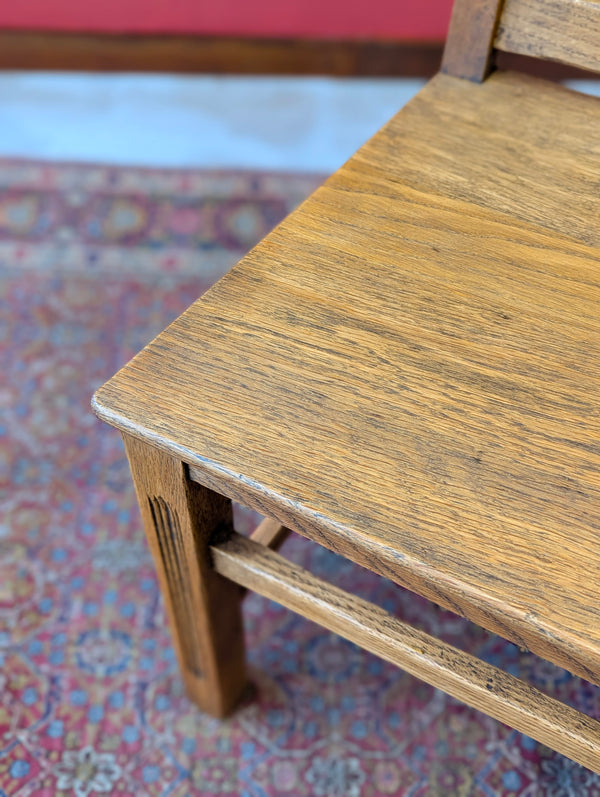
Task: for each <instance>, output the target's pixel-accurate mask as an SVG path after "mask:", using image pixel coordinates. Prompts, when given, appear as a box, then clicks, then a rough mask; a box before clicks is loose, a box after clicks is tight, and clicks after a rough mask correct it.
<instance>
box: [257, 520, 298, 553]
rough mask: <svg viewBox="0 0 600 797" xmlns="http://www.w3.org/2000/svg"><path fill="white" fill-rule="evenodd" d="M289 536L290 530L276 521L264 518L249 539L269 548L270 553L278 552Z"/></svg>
mask: <svg viewBox="0 0 600 797" xmlns="http://www.w3.org/2000/svg"><path fill="white" fill-rule="evenodd" d="M289 534H291V532H290V530H289V529H286V527H285V526H282V525H281V523H280V522H279V521H278V520H272V519H271V518H268V517H266V518H265V519H264V520H263V521H262V522H261V523H259V524H258V526H257V527H256V528H255V529H254V531H253V532H252V534H251V535H250V539H251V540H252V541H253V542H257V543H258V544H259V545H264V546H265V547H266V548H270V549H271V550H272V551H278V550H279V548H281V546H282V545H283V543H284V542H285V541H286V540H287V538H288V536H289Z"/></svg>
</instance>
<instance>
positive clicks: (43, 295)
mask: <svg viewBox="0 0 600 797" xmlns="http://www.w3.org/2000/svg"><path fill="white" fill-rule="evenodd" d="M318 183H319V179H318V178H316V177H302V176H283V175H279V176H278V175H268V174H251V173H247V174H244V173H235V174H233V173H207V172H190V173H184V172H167V171H145V170H141V169H121V168H119V169H112V168H105V167H90V166H59V165H49V164H37V163H26V162H12V161H11V162H2V161H0V266H1V285H2V288H1V290H2V314H1V317H0V321H1V325H2V334H1V337H0V341H1V345H2V375H3V379H2V384H1V388H0V391H1V396H2V415H1V428H0V434H1V438H0V439H1V442H2V448H1V454H2V464H3V470H4V474H5V476H4V477H3V495H2V516H3V518H4V525H3V527H2V529H1V530H0V663H1V670H0V795H17V794H18V795H38V796H41V797H45V796H46V795H48V796H49V795H59V794H65V795H67V794H68V795H72V794H75V795H77V797H87V795H94V794H108V793H110V794H113V795H118V796H119V797H124V795H136V797H142V796H143V795H153V796H154V795H156V796H158V795H177V796H178V797H182V795H216V794H218V795H248V796H249V795H252V796H253V797H255V796H256V797H258V796H259V795H285V794H289V795H292V796H293V797H300V796H301V795H324V796H326V797H335V796H336V795H339V797H358V796H359V795H390V794H391V795H414V796H415V797H416V796H417V795H419V796H424V795H444V797H448V796H452V795H460V796H463V797H466V795H487V797H491V796H492V795H512V794H514V795H517V794H518V795H531V796H532V795H555V796H556V797H559V796H560V797H563V795H564V796H566V795H574V796H576V797H580V795H598V794H600V778H598V777H597V776H595V775H593V774H592V773H590V772H588V771H587V770H585V769H583V768H581V767H579V766H577V765H575V764H573V763H572V762H570V761H568V760H566V759H564V758H562V757H561V756H559V755H557V754H554V753H551V752H550V751H549V750H547V749H545V748H543V747H541V746H540V745H537V744H535V743H534V742H532V741H531V740H530V739H528V738H526V737H524V736H522V735H521V734H518V733H516V732H515V731H511V730H510V729H508V728H506V727H505V726H503V725H501V724H499V723H497V722H495V721H493V720H491V719H489V718H487V717H485V716H483V715H482V714H479V713H478V712H476V711H473V710H471V709H469V708H466V707H465V706H462V705H460V704H458V703H457V702H455V701H454V700H452V699H451V698H448V697H446V696H445V695H443V694H442V693H441V692H438V691H436V690H435V689H433V688H430V687H428V686H426V685H424V684H422V683H421V682H419V681H417V680H415V679H414V678H412V677H410V676H408V675H406V674H405V673H403V672H402V671H400V670H397V669H395V668H394V667H392V666H390V665H388V664H386V663H384V662H382V661H380V660H379V659H377V658H375V657H374V656H371V655H370V654H368V653H365V652H363V651H361V650H359V649H358V648H356V647H355V646H354V645H352V644H350V643H348V642H345V641H343V640H341V639H339V638H338V637H336V636H334V635H332V634H329V633H327V632H325V631H323V630H321V629H320V628H318V627H317V626H315V625H313V624H311V623H309V622H308V621H306V620H304V619H302V618H299V617H297V616H295V615H293V614H292V613H290V612H288V611H287V610H284V609H282V608H280V607H278V606H277V605H275V604H273V603H270V602H268V601H266V600H264V599H262V598H259V597H258V596H253V595H252V596H249V597H248V598H247V599H246V602H245V606H244V613H245V621H246V629H247V643H248V651H249V654H248V655H249V661H250V666H251V673H252V677H253V680H254V683H255V686H256V696H255V698H254V699H253V700H248V701H247V703H246V704H245V705H244V706H243V707H242V708H241V710H240V711H239V712H238V713H237V714H236V715H235V716H234V717H233V718H232V719H230V720H228V721H227V722H222V723H220V722H217V721H215V720H213V719H210V718H209V717H206V716H204V715H202V714H201V713H200V712H199V711H197V710H196V709H195V708H194V707H193V706H192V705H191V704H190V703H189V702H188V701H187V700H186V698H185V697H184V695H183V694H182V690H181V682H180V679H179V676H178V673H177V669H176V665H175V661H174V656H173V651H172V648H171V646H170V640H169V636H168V633H167V630H166V628H165V618H164V615H163V606H162V602H161V599H160V597H159V594H158V590H157V584H156V579H155V576H154V571H153V568H152V563H151V561H150V557H149V553H148V550H147V547H146V543H145V540H144V537H143V533H142V530H141V524H140V520H139V517H138V513H137V508H136V505H135V499H134V493H133V488H132V485H131V482H130V479H129V473H128V469H127V465H126V462H125V457H124V453H123V449H122V446H121V443H120V438H119V435H118V434H117V433H116V432H115V431H114V430H112V429H110V428H108V427H107V426H105V425H103V424H101V423H100V422H99V421H97V420H96V419H95V418H94V417H93V415H92V413H91V411H90V409H89V400H90V397H91V395H92V393H93V391H94V390H95V388H96V387H97V386H98V385H100V384H101V383H102V382H103V381H104V380H105V379H107V378H108V377H109V376H111V375H112V374H113V373H114V372H115V371H116V370H117V368H119V367H120V366H121V365H122V364H124V363H125V362H126V361H127V360H128V359H129V358H130V357H131V356H132V355H133V354H134V353H135V352H136V351H137V350H138V349H139V348H140V347H141V346H143V345H144V344H145V343H147V342H148V341H149V340H150V339H151V338H152V337H153V336H154V335H155V334H156V333H157V332H159V331H160V330H161V329H162V328H163V327H164V326H165V324H166V323H167V322H169V321H170V320H171V319H173V318H175V317H176V316H177V315H178V314H179V313H180V312H181V311H182V310H183V309H184V308H185V307H186V306H187V305H188V304H189V303H190V302H191V301H193V300H194V299H195V298H196V297H197V296H198V295H199V294H200V293H202V292H203V291H204V290H206V288H208V287H209V285H210V284H211V283H212V282H213V281H214V280H216V279H217V278H218V277H219V276H220V275H221V274H223V273H224V272H225V271H226V270H227V269H228V268H229V267H230V266H231V265H232V264H233V263H234V262H235V261H236V260H237V259H238V258H239V257H240V256H241V255H242V254H243V253H244V252H245V251H246V250H247V249H248V248H249V247H250V246H252V245H253V244H254V243H255V242H256V241H257V240H258V239H259V238H260V237H262V236H263V235H264V234H265V233H266V232H267V231H268V230H269V229H270V228H271V227H272V226H273V225H274V224H275V223H276V222H277V221H279V220H280V219H281V218H282V217H283V216H284V215H285V214H286V213H287V212H289V211H290V210H291V209H292V208H293V207H294V206H295V205H296V204H297V203H298V202H299V201H300V200H302V199H303V198H304V197H305V196H306V195H307V194H308V193H309V192H310V191H311V190H312V189H313V188H314V187H315V186H316V185H317V184H318ZM255 519H256V518H255V517H254V516H253V515H252V513H250V512H247V511H245V510H240V509H239V508H238V511H237V522H238V527H239V528H240V530H242V531H247V530H249V528H250V527H251V526H252V525H253V522H254V521H255ZM285 551H286V553H287V555H289V556H290V558H293V559H295V560H296V561H298V562H300V563H302V564H303V565H304V566H305V567H308V568H309V569H311V570H313V571H314V572H315V573H317V574H319V575H322V576H324V577H326V578H328V579H330V580H331V581H334V582H335V583H337V584H339V585H340V586H343V587H346V588H351V589H352V590H353V591H355V592H358V593H359V594H361V595H362V596H364V597H367V598H369V599H370V600H373V601H374V602H376V603H378V604H380V605H382V606H384V607H385V608H386V609H388V610H389V611H393V612H396V613H397V614H398V615H400V616H402V617H403V618H405V619H406V620H408V621H409V622H413V623H415V624H416V625H418V626H419V627H421V628H423V629H425V630H427V631H428V632H430V633H434V634H437V635H440V636H441V637H442V638H444V639H445V640H447V641H449V642H452V643H454V644H457V645H458V646H460V647H463V648H466V649H468V650H470V651H471V652H473V653H476V654H478V655H480V656H481V657H483V658H484V659H486V660H487V661H490V662H492V663H494V664H496V665H499V666H502V667H504V668H505V669H507V670H508V671H509V672H511V673H514V674H521V675H523V676H526V677H528V678H529V679H530V680H531V681H532V682H533V683H534V684H536V685H537V686H539V687H541V688H542V689H544V690H547V691H549V692H551V693H553V694H554V695H556V696H558V697H560V698H562V699H564V700H566V701H567V702H570V703H572V704H573V705H576V706H577V707H579V708H581V709H583V710H584V711H587V712H588V713H591V714H593V715H594V716H600V710H599V703H598V696H597V691H598V690H596V689H595V688H594V687H591V686H590V685H589V684H587V683H586V682H584V681H582V680H580V679H578V678H574V677H572V676H570V675H569V674H568V673H566V672H564V671H562V670H559V669H557V668H555V667H552V666H550V665H549V664H546V663H544V662H543V661H541V660H540V659H537V658H536V657H534V656H531V655H529V654H526V653H522V652H520V651H519V649H518V648H516V647H515V646H514V645H511V644H508V643H506V642H503V641H502V640H500V639H498V638H497V637H495V636H492V635H490V634H487V633H485V632H483V631H482V630H481V629H478V628H477V627H475V626H473V625H470V624H469V623H467V622H465V621H464V620H461V619H460V618H457V617H455V616H454V615H452V614H450V613H448V612H444V611H441V610H438V609H436V608H435V607H434V606H432V605H431V604H429V603H427V602H426V601H424V600H422V599H420V598H417V597H415V596H413V595H411V594H410V593H408V592H406V591H404V590H402V589H400V588H398V587H395V586H393V585H391V584H390V583H389V582H387V581H384V580H383V579H380V578H378V577H376V576H374V575H372V574H370V573H368V572H366V571H365V570H362V569H361V568H359V567H356V566H355V565H351V564H349V563H348V562H346V561H344V560H342V559H340V558H338V557H336V556H334V555H333V554H331V553H329V552H327V551H325V550H324V549H322V548H320V547H318V546H316V545H313V544H309V543H307V542H305V541H303V540H301V539H299V538H293V539H291V540H290V541H289V542H288V543H286V546H285Z"/></svg>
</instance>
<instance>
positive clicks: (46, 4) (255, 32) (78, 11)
mask: <svg viewBox="0 0 600 797" xmlns="http://www.w3.org/2000/svg"><path fill="white" fill-rule="evenodd" d="M451 5H452V0H91V1H90V0H9V1H8V2H7V0H0V28H20V29H26V30H27V29H29V30H32V29H44V30H59V31H67V30H70V31H73V30H75V31H94V32H99V31H110V32H115V33H118V32H127V33H156V32H162V33H195V34H208V35H210V34H216V35H232V36H258V37H260V36H264V37H299V38H353V39H420V40H428V39H434V40H435V39H437V40H439V39H444V38H445V36H446V30H447V28H448V21H449V19H450V8H451Z"/></svg>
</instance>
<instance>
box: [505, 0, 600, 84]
mask: <svg viewBox="0 0 600 797" xmlns="http://www.w3.org/2000/svg"><path fill="white" fill-rule="evenodd" d="M494 46H495V47H497V48H499V49H500V50H506V51H508V52H512V53H520V54H522V55H530V56H535V57H537V58H548V59H551V60H554V61H560V62H562V63H566V64H573V65H575V66H578V67H581V68H583V69H589V70H592V71H594V72H600V3H598V2H597V0H504V5H503V9H502V17H501V19H500V23H499V25H498V30H497V33H496V37H495V41H494Z"/></svg>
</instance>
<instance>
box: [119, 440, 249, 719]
mask: <svg viewBox="0 0 600 797" xmlns="http://www.w3.org/2000/svg"><path fill="white" fill-rule="evenodd" d="M123 439H124V441H125V448H126V451H127V456H128V458H129V464H130V467H131V473H132V476H133V481H134V484H135V489H136V493H137V497H138V502H139V505H140V510H141V513H142V518H143V521H144V527H145V529H146V535H147V537H148V542H149V544H150V548H151V550H152V555H153V557H154V562H155V565H156V569H157V572H158V577H159V581H160V585H161V589H162V593H163V596H164V599H165V603H166V607H167V613H168V616H169V621H170V625H171V630H172V633H173V637H174V643H175V649H176V651H177V656H178V659H179V665H180V667H181V671H182V675H183V679H184V682H185V686H186V689H187V692H188V694H189V696H190V698H191V699H192V700H193V701H194V702H195V703H196V704H197V705H198V706H199V707H200V708H201V709H202V710H203V711H206V712H208V713H209V714H212V715H213V716H216V717H223V716H225V715H226V714H227V713H228V712H230V711H231V710H232V709H233V708H234V707H235V704H236V703H237V701H238V700H239V698H240V695H241V693H242V691H243V689H244V686H245V683H246V674H245V667H244V641H243V628H242V616H241V591H240V588H239V587H238V586H237V585H236V584H234V583H233V582H231V581H228V580H227V579H225V578H223V577H222V576H220V575H219V574H218V573H216V572H215V571H214V570H213V569H212V567H211V564H210V559H209V553H208V546H209V543H210V542H214V541H217V540H222V539H225V538H226V537H227V536H228V535H229V534H230V533H231V531H232V529H233V515H232V507H231V501H230V500H229V499H228V498H225V497H224V496H221V495H218V494H217V493H214V492H213V491H212V490H209V489H208V488H206V487H202V486H201V485H199V484H196V483H195V482H192V481H190V479H189V477H188V472H187V466H186V465H185V464H184V463H182V462H180V461H179V460H177V459H174V458H172V457H171V456H169V455H168V454H165V453H163V452H162V451H159V450H158V449H156V448H154V447H152V446H149V445H148V444H147V443H143V442H141V441H139V440H137V439H135V438H133V437H130V436H129V435H123Z"/></svg>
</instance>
